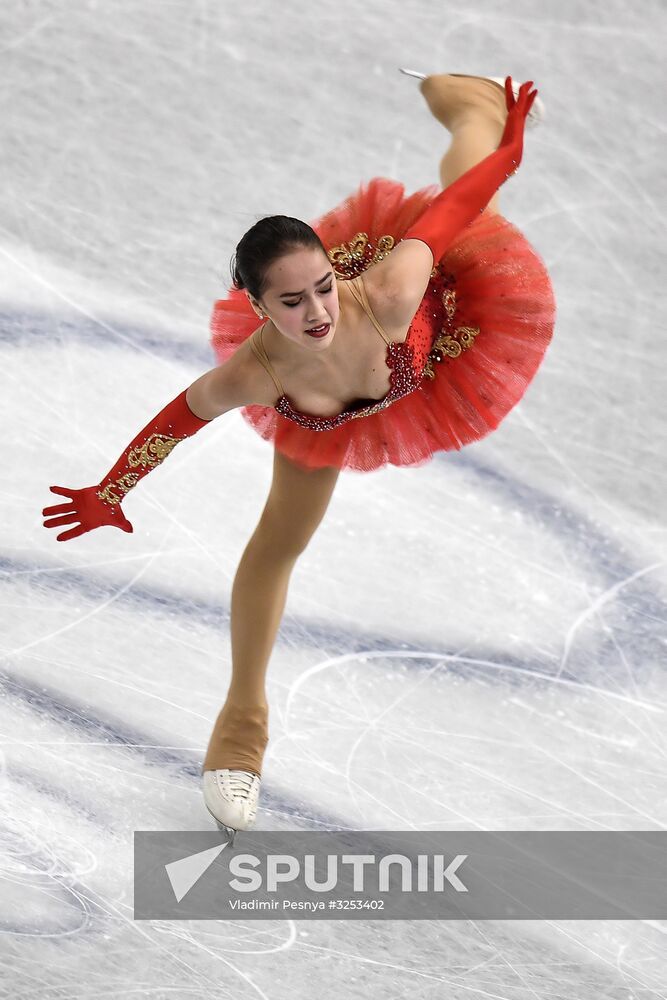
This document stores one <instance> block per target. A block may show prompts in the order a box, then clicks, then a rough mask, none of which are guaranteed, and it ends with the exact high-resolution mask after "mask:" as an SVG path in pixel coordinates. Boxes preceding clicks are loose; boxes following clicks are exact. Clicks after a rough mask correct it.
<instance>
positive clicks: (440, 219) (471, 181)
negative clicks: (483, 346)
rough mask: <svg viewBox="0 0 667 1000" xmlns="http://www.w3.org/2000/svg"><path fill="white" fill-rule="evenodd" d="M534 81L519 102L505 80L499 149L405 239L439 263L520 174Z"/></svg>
mask: <svg viewBox="0 0 667 1000" xmlns="http://www.w3.org/2000/svg"><path fill="white" fill-rule="evenodd" d="M532 85H533V81H532V80H529V81H528V83H523V84H521V87H520V88H519V95H518V97H517V100H516V102H515V100H514V93H513V91H512V77H511V76H508V77H506V79H505V100H506V104H507V111H508V114H507V121H506V122H505V130H504V132H503V135H502V138H501V140H500V144H499V146H498V149H496V151H495V152H493V153H490V154H489V156H487V157H485V158H484V159H483V160H482V161H481V162H480V163H476V164H475V166H474V167H471V169H470V170H467V171H466V172H465V174H463V175H462V176H461V177H459V178H458V179H457V180H455V181H454V182H453V183H452V184H450V185H449V186H448V187H446V188H445V189H444V191H441V192H440V194H439V195H438V196H437V197H436V198H434V200H433V201H432V202H431V204H430V205H429V206H428V208H427V209H426V211H425V212H423V213H422V215H421V216H420V217H419V218H418V219H417V221H416V222H415V223H413V224H412V226H411V227H410V229H409V230H408V231H407V233H405V234H404V236H403V239H404V240H409V239H418V240H422V242H424V243H426V244H427V246H428V247H429V248H430V250H431V253H432V254H433V259H434V261H435V262H436V263H437V261H439V260H440V258H441V257H442V256H443V254H444V253H445V251H446V249H447V247H448V246H449V245H450V243H451V242H452V241H453V240H454V238H455V237H456V236H457V235H458V233H460V231H461V230H462V229H463V228H464V226H467V225H468V223H469V222H472V220H473V219H474V218H475V215H476V214H477V213H478V212H481V211H483V210H484V208H486V206H487V204H488V203H489V201H490V199H491V198H492V197H493V195H494V193H495V192H496V191H497V190H498V188H499V187H500V185H501V184H504V183H505V181H506V180H507V178H508V177H509V176H510V175H511V174H513V173H515V172H516V170H517V168H518V166H519V164H520V163H521V158H522V155H523V130H524V126H525V121H526V118H527V116H528V112H529V111H530V109H531V107H532V105H533V101H534V100H535V98H536V97H537V93H538V92H537V91H536V90H534V91H533V92H532V94H529V93H528V91H529V90H530V88H531V87H532Z"/></svg>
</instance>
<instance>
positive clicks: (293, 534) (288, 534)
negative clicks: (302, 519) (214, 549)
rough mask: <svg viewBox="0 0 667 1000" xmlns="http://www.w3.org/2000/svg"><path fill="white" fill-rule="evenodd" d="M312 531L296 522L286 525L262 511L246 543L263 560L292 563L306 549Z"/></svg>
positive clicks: (279, 518)
mask: <svg viewBox="0 0 667 1000" xmlns="http://www.w3.org/2000/svg"><path fill="white" fill-rule="evenodd" d="M312 536H313V531H312V530H310V529H309V528H308V527H307V526H306V525H304V524H302V523H299V522H298V521H294V522H292V521H290V522H289V523H286V521H285V519H284V518H282V517H277V516H275V515H274V514H273V513H272V512H271V511H270V510H267V511H264V513H263V514H262V516H261V517H260V519H259V522H258V524H257V527H256V528H255V531H254V533H253V535H252V538H251V539H250V542H249V543H248V545H249V546H252V548H253V550H254V551H255V552H256V553H257V554H260V555H261V557H263V558H265V559H274V560H278V559H279V560H286V561H294V560H296V559H298V557H299V556H300V555H301V554H302V552H303V551H304V550H305V549H306V547H307V545H308V543H309V541H310V539H311V538H312Z"/></svg>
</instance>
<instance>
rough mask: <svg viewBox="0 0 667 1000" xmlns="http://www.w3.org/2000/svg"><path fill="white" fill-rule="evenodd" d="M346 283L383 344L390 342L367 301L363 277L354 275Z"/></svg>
mask: <svg viewBox="0 0 667 1000" xmlns="http://www.w3.org/2000/svg"><path fill="white" fill-rule="evenodd" d="M357 282H358V283H359V284H358V285H357ZM348 285H349V286H350V291H351V292H352V294H353V295H354V297H355V299H356V300H357V302H359V303H360V305H361V307H362V309H363V310H364V312H365V313H366V314H367V316H368V318H369V319H370V321H371V323H372V324H373V326H374V327H375V329H376V330H377V332H378V333H379V334H380V336H381V337H382V339H383V340H384V342H385V344H390V343H391V338H390V337H388V336H387V334H386V333H385V332H384V330H383V329H382V327H381V325H380V323H379V322H378V319H377V317H376V315H375V313H374V312H373V310H372V308H371V304H370V302H369V301H368V296H367V294H366V288H365V287H364V279H363V277H362V276H361V275H360V274H358V275H357V276H356V278H351V279H350V280H349V281H348Z"/></svg>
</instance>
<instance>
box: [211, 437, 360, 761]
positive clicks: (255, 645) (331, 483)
mask: <svg viewBox="0 0 667 1000" xmlns="http://www.w3.org/2000/svg"><path fill="white" fill-rule="evenodd" d="M339 473H340V470H339V469H337V468H334V467H326V468H323V469H305V468H303V467H302V466H300V465H297V464H296V463H295V462H292V461H291V460H290V459H288V458H287V457H286V456H284V455H283V454H281V452H279V451H278V450H277V449H274V461H273V480H272V483H271V489H270V491H269V496H268V498H267V501H266V505H265V507H264V510H263V512H262V515H261V517H260V520H259V523H258V525H257V527H256V529H255V531H254V533H253V535H252V537H251V538H250V541H249V542H248V544H247V546H246V548H245V551H244V553H243V556H242V558H241V561H240V562H239V566H238V569H237V571H236V576H235V578H234V585H233V588H232V605H231V639H232V678H231V682H230V685H229V690H228V693H227V699H226V701H225V704H224V705H223V707H222V709H221V711H220V714H219V715H218V718H217V720H216V723H215V726H214V729H213V733H212V735H211V739H210V742H209V745H208V750H207V752H206V757H205V759H204V764H203V767H202V771H208V770H217V769H219V768H229V769H232V768H233V769H239V770H244V771H251V772H253V773H255V774H258V775H260V774H261V770H262V760H263V757H264V751H265V749H266V745H267V742H268V703H267V698H266V690H265V679H266V670H267V666H268V663H269V658H270V656H271V651H272V649H273V644H274V642H275V638H276V634H277V632H278V627H279V625H280V620H281V618H282V615H283V611H284V608H285V602H286V600H287V589H288V585H289V580H290V576H291V573H292V570H293V568H294V565H295V563H296V561H297V559H298V557H299V556H300V555H301V553H302V552H303V551H304V549H305V548H306V546H307V545H308V542H309V541H310V539H311V538H312V536H313V534H314V532H315V530H316V528H317V527H318V525H319V524H320V522H321V520H322V518H323V516H324V513H325V511H326V509H327V507H328V505H329V501H330V499H331V496H332V494H333V490H334V487H335V485H336V481H337V479H338V475H339Z"/></svg>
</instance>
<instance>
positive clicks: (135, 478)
mask: <svg viewBox="0 0 667 1000" xmlns="http://www.w3.org/2000/svg"><path fill="white" fill-rule="evenodd" d="M139 478H140V477H139V473H138V472H126V473H125V474H124V475H122V476H121V477H120V478H119V479H117V480H116V481H115V482H113V483H107V485H106V486H105V487H104V489H103V490H98V491H97V496H98V497H99V498H100V500H104V501H105V502H106V503H111V504H114V503H120V502H121V500H122V499H123V497H124V496H125V494H126V493H129V492H130V490H131V489H132V487H133V486H136V485H137V483H138V482H139ZM115 489H117V490H119V491H120V495H119V494H118V493H114V490H115Z"/></svg>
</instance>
